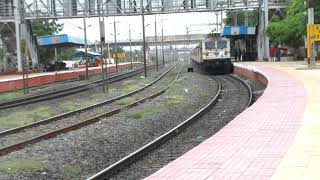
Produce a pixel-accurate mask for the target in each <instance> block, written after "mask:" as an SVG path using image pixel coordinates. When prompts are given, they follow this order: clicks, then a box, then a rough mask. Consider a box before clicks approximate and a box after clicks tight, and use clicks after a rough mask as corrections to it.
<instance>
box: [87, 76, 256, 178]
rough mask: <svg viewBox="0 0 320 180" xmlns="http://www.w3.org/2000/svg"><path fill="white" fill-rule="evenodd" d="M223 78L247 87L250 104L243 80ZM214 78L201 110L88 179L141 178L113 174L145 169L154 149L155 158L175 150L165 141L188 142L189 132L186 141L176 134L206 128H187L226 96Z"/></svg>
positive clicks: (248, 104) (225, 90) (176, 147)
mask: <svg viewBox="0 0 320 180" xmlns="http://www.w3.org/2000/svg"><path fill="white" fill-rule="evenodd" d="M225 79H228V80H227V81H238V82H239V81H240V82H241V84H242V85H243V87H245V88H246V89H247V95H248V98H247V103H245V105H244V106H245V107H248V106H250V105H251V103H252V90H251V88H250V86H249V85H248V84H247V83H246V82H245V81H243V80H241V79H239V78H237V77H234V76H228V77H227V78H225ZM215 80H216V82H217V84H218V86H217V90H216V94H215V96H214V97H213V98H212V99H211V101H210V102H209V103H208V104H207V105H206V106H205V107H203V108H202V109H201V110H199V111H198V112H196V113H195V114H193V115H192V116H191V117H190V118H188V119H187V120H185V121H184V122H182V123H181V124H179V125H177V126H176V127H174V128H172V129H171V130H169V131H168V132H166V133H164V134H163V135H161V136H159V137H158V138H156V139H155V140H153V141H152V142H149V143H148V144H146V145H145V146H143V147H141V148H140V149H138V150H136V151H134V152H132V153H130V154H129V155H128V156H126V157H124V158H122V159H121V160H119V161H117V162H115V163H114V164H112V165H110V166H109V167H107V168H106V169H104V170H102V171H100V172H99V173H97V174H95V175H93V176H91V177H89V178H88V180H96V179H108V178H110V177H112V178H115V179H121V178H123V177H131V178H133V179H141V178H143V177H145V176H146V174H144V175H142V176H130V173H128V172H126V173H123V176H114V175H115V174H117V173H118V172H119V171H123V169H126V168H127V167H128V166H130V168H132V172H138V173H140V172H143V171H144V170H145V169H147V167H148V163H150V162H154V159H152V158H148V157H146V156H147V155H148V154H151V152H153V151H157V150H156V149H161V150H159V152H161V153H162V154H161V155H159V153H158V154H156V155H154V156H155V157H156V158H159V157H164V156H168V154H170V153H173V152H172V151H175V150H173V149H169V148H168V149H165V148H166V147H167V145H166V143H172V142H175V141H176V142H177V143H180V144H181V143H190V134H189V135H187V137H186V138H185V139H184V140H185V141H187V142H183V141H182V140H181V139H177V138H179V137H178V136H180V135H181V134H183V133H186V134H187V133H190V132H187V131H196V133H195V134H198V133H199V130H200V129H207V128H208V127H207V125H208V124H207V123H204V124H205V126H204V127H196V128H194V127H193V128H189V127H190V126H193V125H195V124H198V123H195V122H199V123H200V122H203V121H206V120H207V119H210V118H208V114H210V112H211V113H212V111H213V110H214V109H215V108H212V107H213V106H215V105H216V104H219V103H221V102H220V100H219V99H222V98H223V96H226V94H228V92H227V91H228V90H227V89H226V88H225V87H223V85H221V84H222V83H221V82H222V81H223V80H221V78H220V77H218V78H215ZM224 81H226V80H224ZM231 91H234V90H232V89H231ZM218 100H219V101H218ZM205 116H206V117H205ZM207 121H210V120H207ZM220 128H221V127H219V128H218V129H220ZM192 129H196V130H192ZM216 131H217V130H216ZM191 137H192V136H191ZM174 139H177V140H174ZM186 139H187V140H186ZM168 140H170V141H168ZM168 146H170V147H174V149H178V150H181V149H183V147H181V148H180V147H178V146H177V145H176V144H173V145H168ZM163 149H165V150H163ZM166 152H170V153H166ZM183 152H186V150H183ZM183 152H182V153H183ZM153 154H155V153H153ZM164 154H165V155H164ZM173 154H175V153H173ZM175 158H177V157H174V159H175ZM141 159H145V161H143V160H141ZM150 159H151V160H150ZM168 159H169V160H168V161H167V162H165V163H163V162H159V164H166V163H168V162H170V161H171V160H172V159H173V157H172V156H170V155H169V157H168ZM139 160H141V161H142V162H141V163H139V164H138V165H136V168H135V165H134V163H135V162H137V161H139ZM160 161H161V160H160ZM149 165H150V164H149ZM155 166H157V165H155V164H152V165H150V166H149V167H155ZM130 168H129V169H130ZM159 168H161V167H159ZM149 173H150V172H149Z"/></svg>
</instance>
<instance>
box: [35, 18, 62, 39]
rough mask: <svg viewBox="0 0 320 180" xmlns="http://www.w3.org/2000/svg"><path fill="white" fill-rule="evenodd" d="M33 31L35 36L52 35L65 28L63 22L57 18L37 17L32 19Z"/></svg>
mask: <svg viewBox="0 0 320 180" xmlns="http://www.w3.org/2000/svg"><path fill="white" fill-rule="evenodd" d="M31 27H32V32H33V34H34V35H35V36H44V35H52V34H55V33H58V32H59V31H61V30H62V29H63V24H59V23H58V22H57V20H55V19H53V20H49V19H36V20H33V21H31Z"/></svg>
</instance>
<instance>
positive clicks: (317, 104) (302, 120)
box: [146, 61, 320, 180]
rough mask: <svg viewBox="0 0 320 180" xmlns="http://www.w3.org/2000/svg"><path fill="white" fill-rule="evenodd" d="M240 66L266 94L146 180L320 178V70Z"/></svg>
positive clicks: (301, 65) (286, 65)
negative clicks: (259, 81) (265, 85)
mask: <svg viewBox="0 0 320 180" xmlns="http://www.w3.org/2000/svg"><path fill="white" fill-rule="evenodd" d="M306 67H307V65H306V62H302V61H300V62H293V61H292V62H240V63H235V71H236V72H238V73H240V74H243V75H246V76H249V77H253V78H256V79H258V80H261V81H262V82H264V83H267V88H266V90H265V92H264V94H263V95H262V96H261V97H260V98H259V99H258V100H257V101H256V102H255V103H254V104H253V105H252V106H251V107H249V108H247V109H246V110H245V111H244V112H243V113H241V114H240V115H238V116H237V117H236V118H235V119H234V120H232V121H231V122H230V123H229V124H227V125H226V126H225V127H224V128H222V129H221V130H220V131H219V132H218V133H216V134H215V135H213V136H212V137H211V138H209V139H207V140H206V141H204V142H202V143H201V144H200V145H198V146H197V147H195V148H193V149H192V150H190V151H188V152H187V153H186V154H184V155H183V156H181V157H179V158H178V159H176V160H175V161H173V162H171V163H169V164H168V165H166V166H165V167H163V168H162V169H160V170H159V171H157V172H155V173H154V174H152V175H151V176H149V177H147V178H146V179H184V180H185V179H197V180H199V179H206V180H209V179H219V180H220V179H236V180H240V179H243V180H250V179H255V180H261V179H272V180H295V179H296V180H313V179H314V180H316V179H320V171H319V170H320V169H319V167H320V141H319V139H320V69H317V68H315V69H308V68H306Z"/></svg>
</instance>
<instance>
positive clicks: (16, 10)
mask: <svg viewBox="0 0 320 180" xmlns="http://www.w3.org/2000/svg"><path fill="white" fill-rule="evenodd" d="M14 7H16V8H14V17H15V21H14V23H15V29H16V47H17V63H18V67H17V68H18V71H22V58H21V46H20V43H21V39H20V38H21V37H20V13H19V8H20V3H19V0H14Z"/></svg>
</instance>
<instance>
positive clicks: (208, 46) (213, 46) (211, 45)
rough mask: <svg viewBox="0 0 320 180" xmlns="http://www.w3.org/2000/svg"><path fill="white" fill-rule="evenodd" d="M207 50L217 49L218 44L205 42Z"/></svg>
mask: <svg viewBox="0 0 320 180" xmlns="http://www.w3.org/2000/svg"><path fill="white" fill-rule="evenodd" d="M205 48H206V49H216V44H215V42H214V41H207V42H205Z"/></svg>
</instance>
